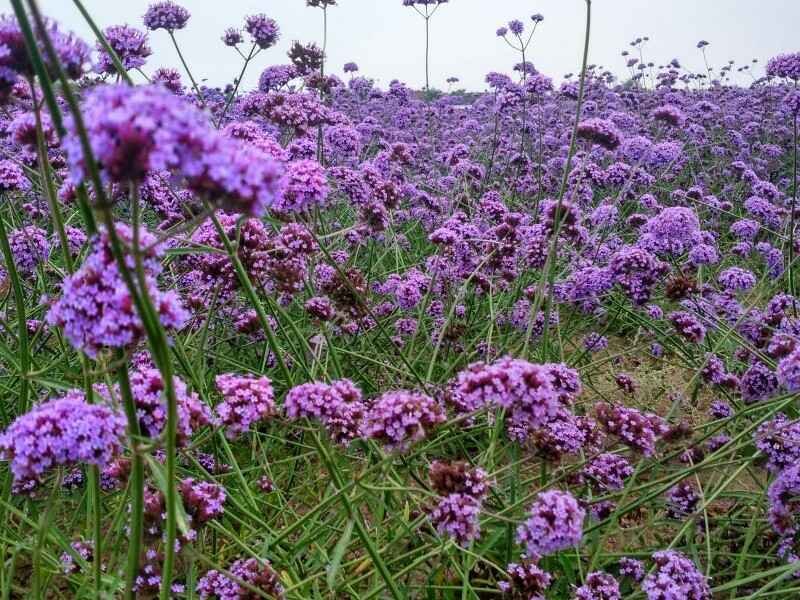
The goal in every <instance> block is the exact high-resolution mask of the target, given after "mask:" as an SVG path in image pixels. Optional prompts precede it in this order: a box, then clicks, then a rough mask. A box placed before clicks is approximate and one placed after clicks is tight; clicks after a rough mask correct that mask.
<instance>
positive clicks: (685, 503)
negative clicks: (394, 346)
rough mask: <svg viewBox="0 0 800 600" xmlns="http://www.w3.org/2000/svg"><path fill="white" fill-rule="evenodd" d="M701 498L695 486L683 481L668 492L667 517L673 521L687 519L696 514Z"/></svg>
mask: <svg viewBox="0 0 800 600" xmlns="http://www.w3.org/2000/svg"><path fill="white" fill-rule="evenodd" d="M699 502H700V496H699V495H698V493H697V490H695V488H694V486H693V485H692V484H691V483H689V482H687V481H682V482H680V483H678V484H677V485H675V486H673V487H672V488H670V490H669V491H668V492H667V516H668V517H670V518H671V519H685V518H687V517H689V516H691V515H692V513H694V511H695V509H696V508H697V504H698V503H699Z"/></svg>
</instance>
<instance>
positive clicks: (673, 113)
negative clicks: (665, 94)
mask: <svg viewBox="0 0 800 600" xmlns="http://www.w3.org/2000/svg"><path fill="white" fill-rule="evenodd" d="M653 118H654V119H655V120H656V121H661V122H663V123H666V124H668V125H671V126H673V127H681V126H682V125H683V124H684V122H685V121H686V116H685V115H684V114H683V112H681V110H680V109H679V108H678V107H676V106H673V105H671V104H665V105H664V106H659V107H658V108H656V109H655V110H654V111H653Z"/></svg>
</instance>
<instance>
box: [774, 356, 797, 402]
mask: <svg viewBox="0 0 800 600" xmlns="http://www.w3.org/2000/svg"><path fill="white" fill-rule="evenodd" d="M776 375H777V377H778V382H779V383H780V384H781V385H782V386H783V387H784V388H786V389H787V390H789V391H790V392H797V391H800V346H798V347H796V348H795V350H794V351H793V352H791V353H790V354H788V355H787V356H785V357H784V358H782V359H781V361H780V362H779V363H778V369H777V371H776Z"/></svg>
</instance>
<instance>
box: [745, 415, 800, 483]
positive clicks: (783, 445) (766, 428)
mask: <svg viewBox="0 0 800 600" xmlns="http://www.w3.org/2000/svg"><path fill="white" fill-rule="evenodd" d="M753 437H754V440H755V444H756V448H758V450H759V451H760V452H761V453H763V454H764V455H766V457H767V460H768V462H767V468H768V469H769V470H770V471H773V472H776V471H780V470H781V469H784V468H786V467H789V466H791V465H793V464H795V463H797V462H798V461H800V421H790V420H789V419H787V418H786V415H784V414H783V413H778V414H777V415H775V417H774V418H772V419H771V420H769V421H766V422H764V423H762V424H761V425H760V426H759V428H758V429H757V430H756V432H755V434H754V436H753Z"/></svg>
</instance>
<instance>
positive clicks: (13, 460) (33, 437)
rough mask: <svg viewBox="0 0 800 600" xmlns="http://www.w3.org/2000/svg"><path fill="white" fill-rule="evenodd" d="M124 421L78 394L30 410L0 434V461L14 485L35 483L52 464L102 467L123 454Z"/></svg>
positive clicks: (120, 416) (114, 413)
mask: <svg viewBox="0 0 800 600" xmlns="http://www.w3.org/2000/svg"><path fill="white" fill-rule="evenodd" d="M124 435H125V418H124V417H123V416H122V415H120V414H119V413H117V412H114V411H113V410H111V409H110V408H108V407H107V406H104V405H102V404H89V403H88V402H86V400H85V399H84V395H83V392H82V391H79V390H71V391H69V392H67V393H66V395H64V396H63V397H61V398H57V399H54V400H50V401H48V402H45V403H43V404H40V405H38V406H36V407H34V408H33V409H32V410H31V411H30V412H27V413H25V414H24V415H22V416H20V417H17V419H16V420H15V421H14V422H13V423H12V424H11V425H10V426H9V427H8V429H6V430H5V431H4V432H3V433H2V434H1V435H0V458H2V459H3V460H6V461H8V462H9V463H10V470H11V473H12V475H13V476H14V481H15V483H17V484H19V483H21V482H25V481H29V482H37V481H39V480H40V479H41V478H42V476H44V475H45V474H46V473H47V471H49V470H50V469H52V468H53V467H56V466H71V465H75V464H79V463H85V464H89V465H95V466H97V467H100V468H103V467H105V466H106V465H107V464H108V463H109V462H110V461H111V459H112V458H113V457H114V456H115V455H116V454H118V453H119V452H120V451H121V450H122V439H123V436H124Z"/></svg>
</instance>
